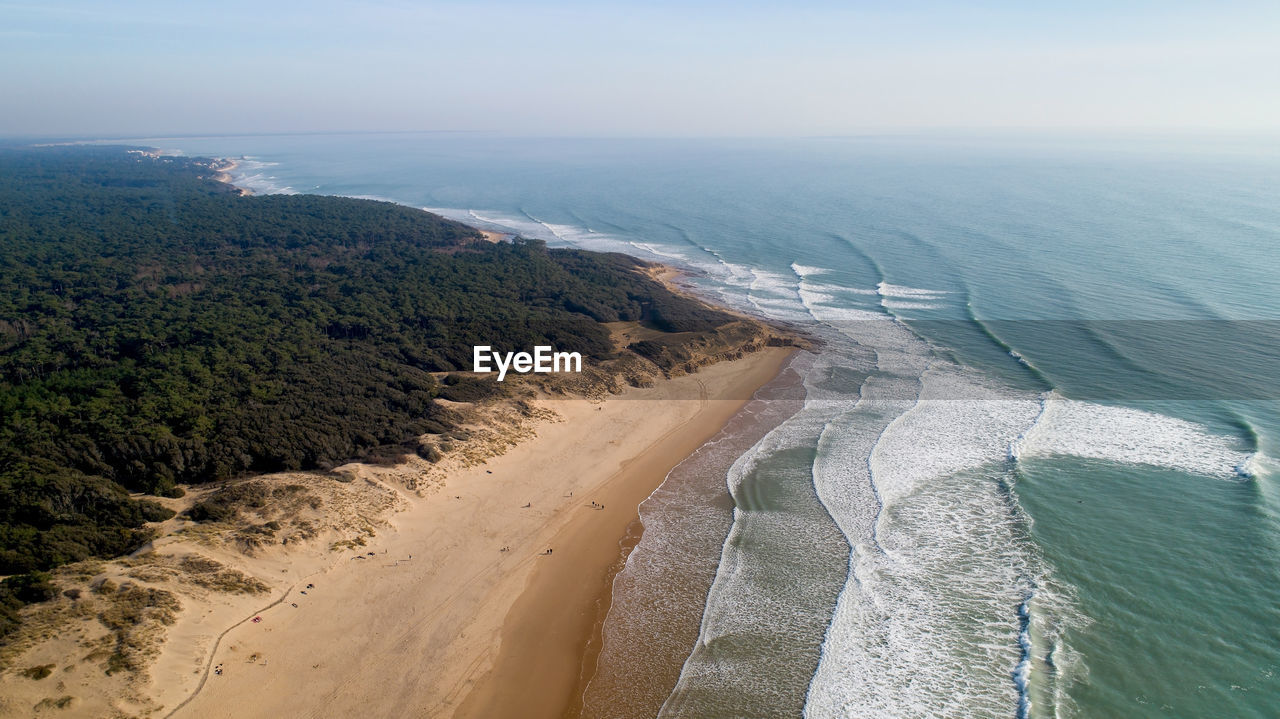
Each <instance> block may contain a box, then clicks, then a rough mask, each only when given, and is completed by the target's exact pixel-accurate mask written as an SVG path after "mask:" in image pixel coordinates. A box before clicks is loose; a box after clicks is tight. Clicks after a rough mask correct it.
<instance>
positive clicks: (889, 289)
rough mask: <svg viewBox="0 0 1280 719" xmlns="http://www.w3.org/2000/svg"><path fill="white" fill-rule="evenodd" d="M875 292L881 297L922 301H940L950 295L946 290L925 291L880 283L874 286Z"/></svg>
mask: <svg viewBox="0 0 1280 719" xmlns="http://www.w3.org/2000/svg"><path fill="white" fill-rule="evenodd" d="M876 291H877V292H879V293H880V296H881V297H902V298H915V299H922V300H937V299H942V297H943V295H947V294H950V293H949V292H947V291H946V290H926V289H921V288H918V287H907V286H906V285H891V284H889V283H888V282H881V283H880V284H878V285H876Z"/></svg>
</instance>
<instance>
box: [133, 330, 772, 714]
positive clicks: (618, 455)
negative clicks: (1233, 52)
mask: <svg viewBox="0 0 1280 719" xmlns="http://www.w3.org/2000/svg"><path fill="white" fill-rule="evenodd" d="M791 352H792V350H791V349H790V348H770V349H766V350H763V351H760V352H756V353H753V354H749V355H748V356H746V357H745V358H743V359H740V360H736V361H732V362H721V363H719V364H715V365H711V366H708V367H704V368H702V369H701V370H700V371H699V372H698V373H696V374H692V375H685V376H682V377H678V378H675V379H671V380H664V381H659V382H658V383H656V385H655V386H653V387H649V388H637V389H631V390H628V391H627V392H625V393H624V394H622V395H619V396H616V397H611V398H609V399H608V400H605V401H603V402H592V401H587V400H541V401H540V404H541V405H542V406H544V407H547V408H549V409H552V410H554V411H555V412H556V413H557V414H558V415H559V416H560V418H561V419H560V421H556V422H550V423H546V424H543V425H540V426H539V427H538V428H537V436H536V438H533V439H530V440H527V441H525V442H523V443H521V444H519V445H517V446H515V447H514V448H513V449H511V450H510V451H508V452H507V453H506V454H504V455H502V456H499V457H495V458H492V459H490V460H489V461H487V462H486V463H484V464H482V465H478V466H475V467H472V468H469V469H465V470H463V471H459V472H454V473H450V475H449V477H448V480H447V484H446V485H445V487H444V488H443V489H442V490H439V491H436V492H433V493H430V494H428V495H427V496H426V497H416V496H411V495H406V496H405V500H406V501H407V502H408V504H409V506H408V508H407V509H405V510H404V511H401V512H398V513H396V514H394V515H391V517H390V523H391V527H390V529H389V530H384V531H380V532H379V533H378V534H377V536H375V537H373V538H372V539H371V540H370V541H369V543H368V545H367V547H360V548H359V549H360V551H359V552H354V551H353V552H348V554H351V555H352V559H354V558H355V557H356V556H361V557H364V559H363V560H362V561H341V562H337V563H333V564H331V565H330V566H329V567H328V568H326V569H321V570H318V571H317V572H316V573H315V574H314V575H312V576H310V577H307V578H306V583H307V584H311V585H313V586H312V587H311V588H310V589H306V590H304V589H302V587H303V586H305V585H303V584H301V583H299V584H296V585H294V588H293V589H291V590H290V591H289V592H288V593H286V594H285V595H284V596H279V597H276V596H273V597H271V602H272V604H271V606H269V607H266V608H263V609H261V610H260V611H257V612H256V613H252V612H251V613H252V614H253V615H254V616H258V617H260V621H258V622H251V621H244V622H241V623H240V624H237V625H236V626H234V627H233V628H231V629H230V630H228V631H226V632H225V634H223V635H221V637H220V638H219V639H218V640H217V644H218V645H217V649H216V651H214V652H213V653H212V656H209V657H207V659H206V661H205V663H204V664H203V666H204V667H206V668H211V667H215V666H221V667H222V672H221V673H220V674H212V673H209V672H208V671H207V670H206V672H205V675H204V677H201V678H204V681H203V686H202V687H201V688H200V690H199V692H198V693H196V694H195V695H194V696H181V695H179V694H178V692H176V691H172V692H164V695H165V696H164V697H163V699H164V701H162V702H161V703H162V704H163V705H164V707H165V708H164V711H163V712H162V714H164V713H169V712H171V711H172V709H171V708H172V707H179V708H178V710H177V711H173V712H172V715H173V716H176V717H278V716H355V715H366V716H404V715H411V716H433V717H434V716H459V717H507V716H511V717H515V716H520V717H538V716H546V717H557V716H561V715H562V714H563V712H564V711H565V709H566V707H568V706H569V705H570V704H571V703H572V700H573V698H574V697H573V695H574V691H575V688H576V687H578V686H579V684H580V681H581V678H582V676H581V675H582V663H583V662H582V659H583V654H584V650H585V648H586V646H587V644H588V642H589V640H590V638H591V636H592V633H593V631H594V630H595V629H596V623H597V622H598V618H599V615H600V611H601V609H602V608H603V606H604V603H605V602H607V597H608V579H609V578H610V577H611V576H612V571H614V569H615V568H616V565H618V563H619V561H620V559H621V558H622V556H623V555H622V549H621V545H620V541H621V540H623V538H624V537H625V536H626V535H627V533H628V529H629V528H630V529H631V531H632V532H634V531H635V528H634V527H632V526H631V525H632V524H633V523H636V518H637V511H636V507H637V505H638V504H639V502H640V501H642V500H643V499H644V498H645V497H646V496H648V494H649V493H650V492H652V491H653V489H655V488H656V487H657V486H658V485H659V484H660V483H661V481H662V479H663V478H664V477H665V475H666V473H667V472H668V471H669V470H670V468H671V467H673V466H675V465H676V464H677V463H679V462H680V461H681V460H682V459H683V458H684V457H686V456H687V455H688V454H690V453H691V452H693V451H694V450H695V449H697V447H698V446H700V445H701V444H702V443H703V442H705V441H706V440H707V439H709V438H711V437H712V436H713V435H714V434H715V433H716V432H717V431H719V429H720V428H721V427H722V426H723V425H724V424H725V423H726V422H727V421H728V420H729V419H730V418H731V417H732V416H733V414H734V413H735V412H736V411H737V410H738V409H739V408H740V407H741V406H742V405H743V404H744V403H745V398H746V397H749V396H750V394H751V393H752V392H753V391H754V389H756V388H758V387H760V386H761V385H763V384H765V383H766V382H768V381H769V380H770V379H772V378H773V377H774V376H776V375H777V373H778V372H779V371H780V370H781V368H782V367H783V366H784V363H785V362H786V360H787V358H788V357H790V355H791ZM593 502H594V503H595V504H594V505H593V504H592V503H593ZM600 506H603V509H600V508H599V507H600ZM637 524H638V523H637ZM548 550H551V553H550V554H547V551H548ZM370 553H371V554H370ZM344 558H345V557H344ZM302 591H306V594H305V595H303V594H302V593H301V592H302ZM262 603H263V604H267V602H266V601H265V600H264V601H262ZM294 604H296V605H297V606H296V607H294V606H293V605H294ZM203 641H204V643H205V646H208V645H210V644H211V643H212V642H210V641H209V637H205V638H204V640H203ZM166 651H168V649H166ZM206 651H207V650H206ZM168 664H169V665H172V664H173V662H169V663H168ZM165 666H166V662H165V657H164V656H162V657H161V660H160V661H159V662H157V672H156V680H157V682H158V683H159V682H162V681H164V679H165V675H164V673H163V671H161V670H162V669H163V667H165ZM187 666H190V664H187ZM171 676H172V675H171ZM205 677H207V678H205ZM175 678H176V677H175ZM196 680H197V677H196V676H194V675H191V676H189V677H188V678H187V680H186V681H183V682H181V683H182V684H184V685H187V686H186V687H185V689H186V692H185V693H186V694H187V695H189V694H190V692H191V691H192V690H194V689H195V686H197V681H196ZM180 704H181V705H180ZM179 705H180V706H179Z"/></svg>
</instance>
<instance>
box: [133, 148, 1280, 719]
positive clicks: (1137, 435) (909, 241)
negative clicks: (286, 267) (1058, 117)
mask: <svg viewBox="0 0 1280 719" xmlns="http://www.w3.org/2000/svg"><path fill="white" fill-rule="evenodd" d="M145 143H146V144H150V145H154V146H157V147H161V148H165V149H171V150H178V151H181V152H184V153H186V154H191V155H209V156H226V157H235V158H242V159H241V161H240V166H239V167H238V168H237V169H236V171H235V172H234V179H235V182H236V183H237V184H240V185H243V186H247V187H249V188H251V189H253V190H254V191H256V192H259V193H270V192H314V193H324V194H338V195H351V196H357V197H370V198H377V199H386V200H392V201H395V202H400V203H403V204H407V205H411V206H414V207H420V208H425V209H429V210H431V211H433V212H437V213H439V214H442V215H445V216H447V217H452V218H455V219H459V220H462V221H465V222H468V223H471V224H474V225H477V226H481V227H485V228H492V229H497V230H502V231H506V232H512V233H518V234H520V235H523V236H526V237H533V238H540V239H543V240H546V241H547V242H548V243H549V244H551V245H554V246H569V247H580V248H585V249H591V250H605V251H620V252H627V253H630V254H633V255H636V256H639V257H642V258H645V259H652V260H658V261H662V262H666V263H670V264H673V265H676V266H678V267H681V268H683V269H684V270H686V272H687V275H686V278H685V280H684V281H685V282H687V283H689V284H690V285H691V286H692V287H694V288H696V289H697V290H698V291H699V292H702V293H704V294H705V295H707V296H709V297H713V298H715V299H717V300H718V301H720V302H722V303H725V304H728V305H730V306H733V307H735V308H738V309H740V310H743V311H747V312H751V313H754V314H757V315H760V316H763V317H766V318H769V319H772V320H775V321H778V322H784V323H790V324H792V325H794V326H796V327H797V328H799V329H801V330H803V331H804V332H806V333H808V334H809V335H810V336H812V337H815V338H817V339H818V340H819V341H820V346H819V347H818V349H817V350H816V351H815V352H813V353H810V354H801V355H799V356H798V357H797V359H796V361H795V363H794V364H793V366H792V368H791V374H790V375H789V376H790V378H791V380H790V382H791V384H790V385H789V386H785V387H781V388H775V389H774V390H772V391H774V392H775V393H776V394H775V395H771V396H770V397H771V398H762V399H760V400H758V401H757V402H756V403H753V405H752V407H753V408H754V409H752V412H754V413H756V414H758V415H759V417H760V418H761V421H760V422H759V423H756V424H753V425H751V426H752V427H755V428H759V431H757V432H754V433H753V432H751V431H745V430H744V431H742V432H738V433H736V434H732V435H726V436H724V437H722V438H720V439H718V440H716V441H715V442H713V443H712V444H711V445H708V447H705V448H704V449H703V450H702V451H700V452H699V454H697V455H695V456H694V457H692V458H690V460H688V461H687V462H686V463H685V464H684V465H681V467H679V468H677V469H676V470H675V471H674V472H673V473H672V475H671V477H670V479H669V480H668V482H667V484H666V485H664V487H663V488H662V489H660V490H659V491H658V492H656V493H655V494H654V496H653V497H651V498H650V499H649V500H648V501H647V502H646V503H645V504H644V505H642V507H641V515H642V519H643V520H644V525H645V532H644V535H643V537H642V539H641V541H640V543H639V545H638V546H637V547H636V549H635V550H634V551H633V553H632V554H631V556H630V558H629V559H628V561H627V564H626V566H625V568H624V569H623V571H622V572H621V573H620V574H619V575H618V578H617V579H616V581H615V590H614V606H613V609H612V610H611V612H610V615H609V617H608V619H607V620H606V622H605V626H604V647H603V650H602V651H601V655H600V659H599V666H598V671H597V675H596V679H595V680H593V682H592V683H591V684H590V685H589V686H588V687H587V691H586V695H585V697H584V704H585V707H586V714H587V715H589V716H600V717H615V716H616V717H621V716H636V717H641V716H648V717H653V716H662V717H699V718H712V717H726V718H727V717H747V716H759V717H774V716H804V717H809V718H812V719H826V718H828V717H1066V716H1081V717H1204V716H1231V717H1274V716H1277V715H1280V699H1277V697H1280V676H1278V672H1280V552H1278V551H1277V550H1278V549H1280V491H1278V487H1277V481H1278V478H1280V462H1278V461H1277V459H1276V458H1280V401H1278V400H1280V384H1278V381H1280V380H1278V378H1280V366H1278V365H1280V281H1277V279H1278V277H1277V275H1278V274H1280V145H1278V144H1276V143H1275V142H1274V141H1265V140H1256V141H1249V142H1245V141H1225V140H1215V139H1213V138H1198V139H1193V138H1180V139H1179V138H1171V137H1163V138H1159V137H1156V138H1049V137H1036V136H1030V135H1027V136H1018V137H1013V138H1009V137H1004V138H1001V137H980V136H942V135H937V136H869V137H857V138H817V139H796V140H692V139H690V140H675V139H672V140H610V139H524V138H504V137H494V136H488V135H477V134H465V133H458V134H429V133H428V134H376V135H327V136H322V135H315V136H263V137H209V138H166V139H150V140H146V141H145ZM766 420H767V421H766ZM624 695H625V696H624Z"/></svg>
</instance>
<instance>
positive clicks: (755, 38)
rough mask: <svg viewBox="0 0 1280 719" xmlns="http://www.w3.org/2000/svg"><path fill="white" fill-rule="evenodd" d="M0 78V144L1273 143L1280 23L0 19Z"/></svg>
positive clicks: (434, 12)
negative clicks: (280, 137) (191, 140)
mask: <svg viewBox="0 0 1280 719" xmlns="http://www.w3.org/2000/svg"><path fill="white" fill-rule="evenodd" d="M962 6H963V7H962ZM0 67H3V70H0V134H3V135H12V134H39V135H53V134H73V135H100V136H105V135H135V136H136V135H155V134H179V133H234V132H279V131H311V130H487V131H500V132H509V133H516V134H544V135H545V134H554V135H575V134H588V135H827V134H845V133H855V132H861V131H867V130H881V129H890V128H902V129H919V128H1004V127H1024V128H1045V127H1049V128H1072V129H1076V128H1107V129H1130V128H1157V129H1159V128H1196V129H1209V130H1214V129H1228V130H1255V131H1256V130H1276V129H1280V2H1277V1H1276V0H1269V1H1268V2H1230V1H1225V2H1198V3H1181V2H1174V1H1168V0H1166V1H1153V2H1134V1H1131V0H1115V1H1114V2H1095V1H1093V0H1078V1H1076V2H1038V1H1037V0H1019V1H1016V2H1015V1H1010V2H997V1H994V0H992V1H987V2H967V3H959V2H956V3H943V2H913V1H911V0H904V1H900V2H892V1H888V0H886V1H884V2H843V3H835V2H805V1H804V0H798V1H793V2H777V3H762V2H752V1H751V0H742V1H739V2H704V3H698V2H667V1H666V0H650V1H649V2H609V1H607V0H604V1H596V2H585V1H583V2H576V1H561V2H509V3H499V2H484V1H478V2H407V1H405V2H391V1H382V2H338V1H335V0H315V1H312V2H305V3H302V2H299V3H293V2H273V1H271V0H256V1H254V2H242V1H240V0H220V1H219V2H178V1H175V0H164V1H159V0H155V1H139V2H127V1H126V2H101V1H92V2H90V1H84V2H67V1H60V0H44V1H41V2H35V1H34V0H33V1H31V2H16V3H10V2H5V1H4V0H0Z"/></svg>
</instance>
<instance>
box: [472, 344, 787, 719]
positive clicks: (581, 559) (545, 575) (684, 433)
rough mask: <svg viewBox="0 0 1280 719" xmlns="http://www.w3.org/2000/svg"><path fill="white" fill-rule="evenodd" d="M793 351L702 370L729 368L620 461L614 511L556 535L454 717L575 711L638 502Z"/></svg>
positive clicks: (612, 485) (609, 488) (636, 523)
mask: <svg viewBox="0 0 1280 719" xmlns="http://www.w3.org/2000/svg"><path fill="white" fill-rule="evenodd" d="M794 351H795V350H794V349H792V348H771V349H768V350H763V351H761V352H758V353H756V354H755V355H752V356H749V357H748V358H745V359H742V360H736V361H733V362H730V363H722V365H713V366H712V367H711V368H704V369H703V370H702V372H707V371H708V369H715V368H717V367H721V368H722V372H721V373H718V374H723V370H730V371H731V373H732V374H731V376H728V377H715V378H714V380H713V381H709V382H707V383H703V382H701V381H699V383H698V384H699V385H700V386H701V388H702V389H703V390H704V392H707V391H708V390H710V392H708V393H707V394H708V396H704V398H703V399H701V400H700V404H701V405H702V407H701V408H700V409H699V411H698V412H697V413H696V414H695V415H694V416H692V417H691V418H689V419H688V420H687V421H685V422H684V423H682V424H678V425H676V426H673V427H671V429H669V430H668V431H667V432H666V434H664V435H663V436H662V437H660V438H659V439H657V440H656V441H654V442H653V443H652V444H650V445H649V446H648V447H646V448H645V449H644V450H643V451H642V452H640V453H639V454H637V455H635V456H633V457H631V458H629V459H627V460H625V461H624V463H623V465H622V467H621V468H620V469H619V470H618V472H617V473H615V474H614V475H613V476H612V477H609V478H608V479H607V480H606V481H605V483H604V484H602V485H601V489H600V491H599V492H597V495H598V496H600V497H601V499H600V500H599V501H600V503H601V504H603V505H604V506H605V507H611V506H612V505H614V504H616V505H617V506H618V507H619V510H618V511H614V510H613V509H606V510H604V511H597V512H588V513H582V514H580V515H579V516H578V517H577V518H575V520H574V521H571V522H569V523H567V524H566V525H565V526H564V527H563V528H562V529H560V531H559V532H558V533H557V534H556V535H555V537H554V538H553V539H552V540H551V546H552V547H559V548H561V549H562V550H563V549H567V550H568V551H566V552H565V556H564V560H566V561H562V562H558V563H555V564H552V563H545V564H542V565H539V567H538V568H537V569H536V570H535V571H534V572H533V574H532V575H531V576H530V578H529V581H528V583H527V585H526V586H525V588H524V590H523V591H522V592H521V594H520V596H519V597H518V598H517V599H516V601H515V602H514V604H513V605H512V607H511V609H510V611H509V612H508V613H507V615H506V618H505V619H504V621H503V623H502V638H501V644H500V646H499V649H498V652H497V655H496V656H495V657H494V659H493V661H492V663H491V668H490V669H489V670H488V671H487V672H485V673H484V675H482V676H480V677H478V678H477V679H475V680H474V688H472V689H471V690H470V691H469V692H468V693H467V694H466V695H465V696H464V698H463V701H462V702H461V703H460V705H459V707H458V710H457V711H456V712H455V713H454V714H453V716H454V717H456V718H457V719H471V718H472V717H475V718H477V719H479V718H482V717H494V718H498V719H501V718H503V717H513V718H514V717H528V718H531V719H532V718H534V717H548V718H553V717H561V716H577V712H578V711H579V710H580V706H579V704H580V698H581V694H582V690H583V689H584V687H585V685H586V683H587V682H588V681H589V680H590V679H591V675H592V673H593V669H594V659H595V656H596V654H597V653H598V650H599V646H600V642H601V630H602V628H603V621H604V618H605V616H606V615H607V613H608V611H609V609H610V603H611V598H612V589H613V578H614V576H615V575H616V574H617V572H618V571H619V570H621V568H622V566H623V565H624V563H625V562H626V558H627V555H628V554H629V553H630V551H631V549H632V548H633V547H634V546H635V545H636V543H637V542H638V541H639V539H640V535H641V532H642V531H643V525H642V524H641V522H640V516H639V505H640V503H641V502H643V501H644V500H645V499H646V498H647V497H648V496H649V495H650V494H652V493H653V492H654V491H655V490H657V489H658V487H659V486H660V485H661V484H662V483H663V481H665V479H666V477H667V474H668V473H669V472H670V471H671V470H672V469H673V468H674V467H675V466H676V465H678V464H680V463H681V462H683V461H684V460H685V459H686V458H688V457H689V456H690V455H691V454H693V453H694V452H696V451H697V450H698V448H700V447H702V446H703V445H704V444H705V443H706V442H707V441H709V440H711V439H712V438H713V437H715V436H716V435H717V434H718V433H719V432H720V431H721V430H722V429H723V428H724V427H725V426H726V425H727V424H728V423H729V422H730V420H732V419H733V418H734V417H735V416H736V415H737V414H738V412H739V410H741V409H742V407H743V406H744V405H746V403H747V402H749V401H750V397H751V396H752V395H753V394H754V392H755V391H756V390H758V389H759V388H761V387H763V386H764V385H766V384H768V383H769V382H770V381H772V380H773V379H774V378H775V377H777V376H778V375H779V374H781V373H782V372H783V371H784V370H785V369H786V367H787V366H788V365H789V361H790V359H791V357H792V356H793V354H794ZM725 365H728V366H725ZM735 365H736V366H735ZM702 372H700V373H699V374H701V373H702ZM692 377H697V375H692ZM722 380H727V382H724V381H722ZM668 381H671V380H668ZM708 385H710V386H708ZM717 396H723V397H729V398H730V399H716V397H717ZM675 401H678V402H686V401H688V400H675ZM592 501H596V500H592ZM556 556H557V558H559V555H556Z"/></svg>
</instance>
